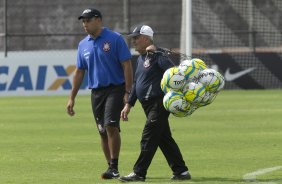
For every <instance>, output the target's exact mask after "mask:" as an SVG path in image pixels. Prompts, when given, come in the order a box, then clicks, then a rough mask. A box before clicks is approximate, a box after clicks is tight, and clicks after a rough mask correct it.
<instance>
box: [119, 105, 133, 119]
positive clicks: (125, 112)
mask: <svg viewBox="0 0 282 184" xmlns="http://www.w3.org/2000/svg"><path fill="white" fill-rule="evenodd" d="M130 108H131V106H130V105H129V104H128V103H127V104H125V106H124V108H123V109H122V111H121V113H120V118H121V119H122V120H123V121H128V114H129V112H130Z"/></svg>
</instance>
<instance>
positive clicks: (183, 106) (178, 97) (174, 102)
mask: <svg viewBox="0 0 282 184" xmlns="http://www.w3.org/2000/svg"><path fill="white" fill-rule="evenodd" d="M163 105H164V107H165V109H166V110H167V111H169V112H171V113H173V114H179V115H180V114H181V113H185V112H186V110H187V109H188V108H189V106H190V104H189V103H188V102H187V101H186V100H185V98H184V96H183V94H182V93H180V92H176V91H169V92H168V93H166V94H165V96H164V98H163Z"/></svg>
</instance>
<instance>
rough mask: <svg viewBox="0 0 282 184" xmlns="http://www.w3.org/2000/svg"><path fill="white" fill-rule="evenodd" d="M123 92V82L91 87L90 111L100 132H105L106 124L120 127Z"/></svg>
mask: <svg viewBox="0 0 282 184" xmlns="http://www.w3.org/2000/svg"><path fill="white" fill-rule="evenodd" d="M124 93H125V85H124V84H122V85H118V86H114V85H111V86H108V87H103V88H99V89H92V93H91V102H92V111H93V115H94V118H95V121H96V124H97V128H98V130H99V132H100V133H104V132H105V127H106V126H113V127H117V128H118V129H120V112H121V110H122V109H123V106H124V103H123V97H124Z"/></svg>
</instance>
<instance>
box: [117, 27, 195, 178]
mask: <svg viewBox="0 0 282 184" xmlns="http://www.w3.org/2000/svg"><path fill="white" fill-rule="evenodd" d="M153 35H154V31H153V30H152V28H151V27H149V26H147V25H142V26H138V27H136V28H135V29H134V30H133V32H132V34H130V35H129V36H130V37H131V38H132V39H133V45H134V46H135V50H136V51H137V52H139V53H140V56H139V57H138V59H137V67H136V72H135V76H134V82H133V86H132V91H131V94H130V95H129V99H128V103H126V105H125V106H124V108H123V110H122V111H121V119H122V120H124V121H127V120H128V114H129V112H130V108H131V107H133V106H134V104H135V102H136V101H137V99H138V100H139V101H140V103H141V105H142V108H143V109H144V112H145V114H146V117H147V120H146V123H145V127H144V129H143V132H142V139H141V152H140V155H139V157H138V159H137V161H136V162H135V164H134V167H133V172H132V173H130V174H129V175H127V176H121V177H119V180H120V181H123V182H134V181H145V179H146V175H147V170H148V168H149V166H150V164H151V161H152V159H153V157H154V155H155V153H156V151H157V149H158V147H159V148H160V149H161V151H162V153H163V154H164V156H165V158H166V160H167V162H168V165H169V166H170V168H171V170H172V171H173V176H172V178H171V179H172V180H188V179H191V175H190V173H189V172H188V167H187V166H186V165H185V162H184V160H183V158H182V154H181V152H180V150H179V147H178V145H177V143H176V142H175V141H174V139H173V137H172V135H171V131H170V127H169V122H168V117H169V112H168V111H166V110H165V108H164V106H163V101H162V99H163V96H164V93H163V92H162V90H161V87H160V82H161V79H162V76H163V73H164V72H165V71H166V70H167V69H168V68H171V67H173V64H172V63H171V62H170V61H169V60H168V58H167V57H165V56H163V55H161V54H157V53H156V52H154V51H155V50H156V49H157V48H156V46H155V45H154V42H153Z"/></svg>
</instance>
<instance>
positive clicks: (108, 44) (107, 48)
mask: <svg viewBox="0 0 282 184" xmlns="http://www.w3.org/2000/svg"><path fill="white" fill-rule="evenodd" d="M110 45H111V44H110V43H109V42H105V43H104V46H103V50H104V51H105V52H108V51H109V50H110Z"/></svg>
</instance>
